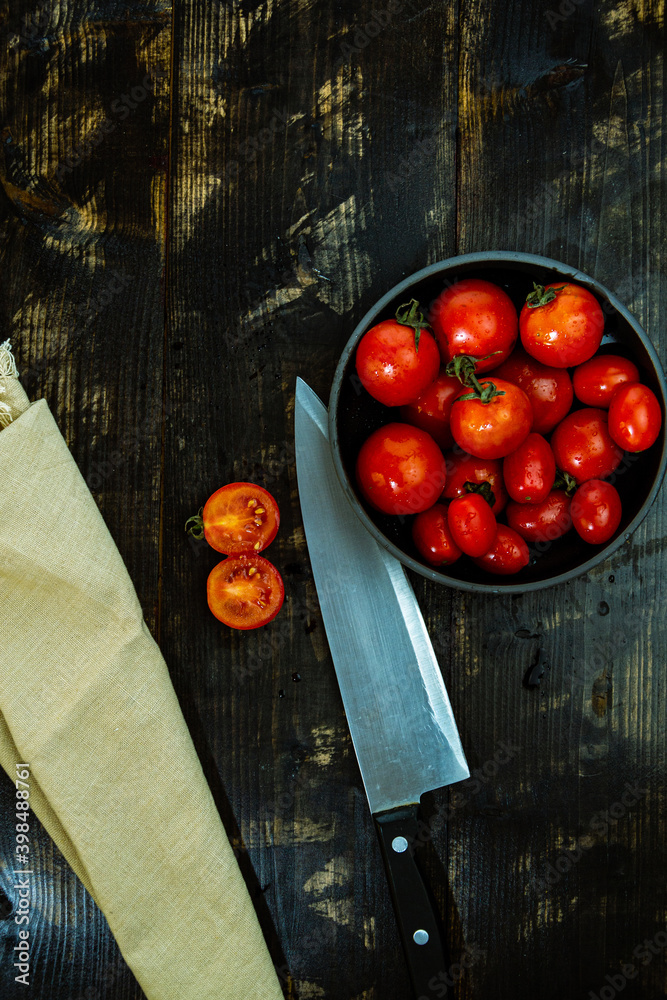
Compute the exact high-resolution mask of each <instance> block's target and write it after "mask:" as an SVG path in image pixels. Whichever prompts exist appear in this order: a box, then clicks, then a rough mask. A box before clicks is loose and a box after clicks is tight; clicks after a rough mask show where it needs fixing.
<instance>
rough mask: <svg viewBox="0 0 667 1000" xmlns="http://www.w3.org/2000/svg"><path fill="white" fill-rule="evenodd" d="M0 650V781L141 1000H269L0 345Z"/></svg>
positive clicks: (168, 728) (100, 534) (72, 499)
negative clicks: (17, 785)
mask: <svg viewBox="0 0 667 1000" xmlns="http://www.w3.org/2000/svg"><path fill="white" fill-rule="evenodd" d="M0 649H1V650H2V656H1V657H0V764H2V766H3V768H4V769H5V770H6V771H7V773H8V774H9V776H10V778H11V779H12V781H14V780H15V778H16V765H17V763H25V764H28V765H29V767H30V779H29V784H30V807H31V809H32V810H33V811H34V812H35V814H36V815H37V816H38V817H39V819H40V821H41V822H42V823H43V825H44V827H45V828H46V830H47V831H48V833H49V834H50V835H51V837H52V838H53V839H54V841H55V842H56V844H57V845H58V847H59V848H60V850H61V851H62V853H63V855H64V856H65V858H66V859H67V861H68V862H69V864H70V865H71V866H72V868H73V869H74V871H75V872H76V874H77V875H78V876H79V878H80V879H81V881H82V882H83V884H84V885H85V886H86V888H87V890H88V891H89V892H90V894H91V895H92V896H93V898H94V899H95V901H96V902H97V904H98V905H99V906H100V907H101V909H102V910H103V912H104V914H105V916H106V918H107V920H108V922H109V926H110V928H111V930H112V932H113V934H114V936H115V938H116V940H117V942H118V945H119V947H120V950H121V952H122V954H123V956H124V958H125V960H126V961H127V963H128V965H129V966H130V968H131V969H132V971H133V972H134V974H135V976H136V978H137V980H138V982H139V984H140V985H141V987H142V989H143V991H144V993H145V994H146V996H147V997H148V1000H209V998H210V1000H213V998H215V1000H226V998H229V1000H232V998H233V1000H260V998H261V1000H281V998H282V991H281V989H280V986H279V983H278V978H277V976H276V972H275V969H274V967H273V965H272V963H271V960H270V957H269V954H268V950H267V948H266V944H265V942H264V939H263V937H262V934H261V930H260V928H259V924H258V922H257V918H256V915H255V911H254V909H253V906H252V903H251V901H250V897H249V895H248V892H247V888H246V885H245V882H244V881H243V878H242V876H241V873H240V870H239V868H238V864H237V862H236V858H235V857H234V853H233V851H232V848H231V845H230V843H229V840H228V839H227V836H226V833H225V831H224V828H223V826H222V823H221V820H220V817H219V814H218V812H217V809H216V807H215V804H214V802H213V798H212V796H211V793H210V790H209V788H208V785H207V783H206V780H205V778H204V775H203V772H202V769H201V765H200V763H199V759H198V757H197V754H196V752H195V749H194V746H193V744H192V740H191V738H190V735H189V732H188V729H187V726H186V724H185V720H184V719H183V715H182V713H181V710H180V707H179V704H178V701H177V698H176V695H175V693H174V689H173V687H172V684H171V681H170V678H169V674H168V671H167V667H166V664H165V662H164V660H163V658H162V655H161V654H160V650H159V649H158V646H157V644H156V643H155V641H154V640H153V638H152V637H151V635H150V633H149V631H148V629H147V627H146V625H145V623H144V620H143V614H142V611H141V607H140V605H139V601H138V599H137V596H136V593H135V590H134V587H133V585H132V582H131V580H130V578H129V575H128V573H127V570H126V568H125V565H124V563H123V561H122V559H121V556H120V554H119V552H118V550H117V548H116V546H115V544H114V542H113V541H112V539H111V536H110V534H109V532H108V529H107V527H106V525H105V523H104V521H103V519H102V516H101V514H100V512H99V510H98V508H97V506H96V504H95V502H94V500H93V498H92V496H91V494H90V492H89V490H88V487H87V486H86V484H85V482H84V480H83V477H82V476H81V474H80V473H79V470H78V468H77V466H76V464H75V462H74V460H73V458H72V456H71V454H70V452H69V450H68V448H67V445H66V444H65V441H64V439H63V437H62V435H61V434H60V431H59V430H58V427H57V425H56V423H55V421H54V419H53V417H52V415H51V413H50V411H49V408H48V406H47V404H46V402H45V401H44V400H40V401H39V402H36V403H34V404H32V405H30V404H29V401H28V398H27V396H26V394H25V392H24V391H23V389H22V387H21V385H20V383H19V381H18V378H17V371H16V366H15V364H14V361H13V358H12V355H11V351H10V350H9V344H8V343H5V344H2V345H0ZM31 863H32V865H34V864H36V863H37V862H36V859H35V858H34V857H32V858H31ZM17 867H19V866H18V865H17ZM9 877H10V876H9V875H8V878H9ZM11 879H12V881H11V882H9V884H10V885H11V884H13V881H14V879H15V876H13V875H11Z"/></svg>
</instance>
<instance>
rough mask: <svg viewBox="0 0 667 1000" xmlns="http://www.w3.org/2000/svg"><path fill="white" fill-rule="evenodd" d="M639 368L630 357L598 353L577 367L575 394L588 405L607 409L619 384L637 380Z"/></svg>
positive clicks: (574, 375)
mask: <svg viewBox="0 0 667 1000" xmlns="http://www.w3.org/2000/svg"><path fill="white" fill-rule="evenodd" d="M638 380H639V370H638V368H637V365H634V364H633V363H632V361H630V360H629V359H628V358H622V357H621V356H620V355H619V354H596V355H595V357H594V358H591V359H590V361H584V363H583V365H579V367H578V368H575V370H574V373H573V375H572V384H573V385H574V394H575V396H576V397H577V399H579V400H581V402H582V403H585V404H586V406H599V407H601V408H602V409H606V408H607V407H608V406H609V404H610V403H611V397H612V396H613V394H614V390H615V389H616V387H617V386H619V385H622V383H623V382H637V381H638Z"/></svg>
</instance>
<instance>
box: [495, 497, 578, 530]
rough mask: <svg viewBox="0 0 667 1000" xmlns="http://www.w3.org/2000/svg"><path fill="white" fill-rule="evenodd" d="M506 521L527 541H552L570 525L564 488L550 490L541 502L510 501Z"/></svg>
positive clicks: (567, 499)
mask: <svg viewBox="0 0 667 1000" xmlns="http://www.w3.org/2000/svg"><path fill="white" fill-rule="evenodd" d="M507 523H508V524H509V526H510V528H513V529H514V531H516V532H518V533H519V534H520V535H521V537H522V538H525V539H526V541H528V542H553V541H555V540H556V539H557V538H560V537H561V535H564V534H566V532H568V531H569V530H570V528H571V527H572V518H571V517H570V498H569V496H568V495H567V493H566V492H565V490H552V491H551V493H550V494H549V496H548V497H547V498H546V500H542V502H541V503H516V501H511V502H510V503H508V505H507Z"/></svg>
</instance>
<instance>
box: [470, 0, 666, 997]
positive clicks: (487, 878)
mask: <svg viewBox="0 0 667 1000" xmlns="http://www.w3.org/2000/svg"><path fill="white" fill-rule="evenodd" d="M553 6H554V7H555V11H552V12H551V14H555V15H557V16H555V17H553V16H551V15H549V12H548V9H545V5H538V6H537V7H536V6H535V5H531V4H527V3H526V4H524V3H519V4H513V5H512V6H511V7H510V8H506V9H503V10H502V11H501V10H497V11H494V17H493V19H492V20H489V18H488V12H487V8H486V5H485V4H483V3H471V4H470V5H468V7H467V9H466V11H465V14H464V17H463V19H462V22H461V50H462V52H464V53H465V57H464V59H463V60H462V63H461V72H460V77H459V79H460V82H461V90H460V97H459V112H460V117H459V121H460V134H461V145H460V164H461V169H460V174H459V177H460V188H459V232H460V236H461V239H460V243H459V247H458V249H459V250H460V251H462V252H463V251H469V250H483V249H486V248H488V247H502V248H506V249H514V248H516V249H520V250H525V251H529V252H534V253H542V254H545V255H547V256H551V257H554V258H556V259H558V260H563V261H566V262H568V263H570V264H576V265H578V266H580V267H581V269H582V270H583V271H585V272H588V273H589V274H592V275H594V276H595V277H597V278H598V279H599V280H601V281H602V282H603V283H605V284H607V285H608V286H609V287H610V288H612V289H614V290H616V291H618V293H619V295H620V297H621V299H622V300H623V301H625V302H626V303H627V304H628V306H629V307H630V308H631V309H632V310H633V311H634V312H635V314H636V315H637V316H638V318H639V319H640V321H642V322H643V323H644V324H645V325H646V328H647V330H648V332H649V334H650V336H651V337H652V339H653V341H654V343H655V344H656V346H658V347H660V348H662V353H663V357H664V346H663V344H661V343H660V341H661V326H660V323H659V320H658V315H659V313H660V312H661V308H660V307H661V305H662V307H663V308H664V292H662V291H661V288H660V282H659V279H658V274H659V269H660V259H661V258H660V255H661V252H662V251H661V245H662V240H661V237H660V236H659V229H658V227H659V225H660V222H659V219H660V217H661V190H662V189H663V186H664V166H663V165H662V160H661V154H660V149H661V142H662V137H663V112H662V108H663V98H662V69H661V67H662V55H661V52H660V45H661V44H662V43H661V38H662V35H661V28H660V25H662V23H663V19H664V10H663V8H662V6H661V5H659V4H652V3H650V2H649V3H643V4H635V3H624V4H618V3H617V4H614V3H607V2H605V3H603V4H602V5H595V8H593V6H592V5H590V4H588V3H583V4H577V5H574V4H571V5H560V8H558V7H556V5H553ZM564 9H568V10H569V11H570V13H569V14H567V15H566V16H562V15H561V14H560V11H562V10H564ZM518 53H520V54H521V56H518V55H517V54H518ZM499 192H502V197H499ZM664 524H665V500H664V493H663V496H662V497H661V498H660V499H659V501H658V502H657V503H656V505H655V508H654V510H653V511H652V512H651V514H650V515H649V517H648V519H647V520H646V522H645V523H644V525H642V527H641V528H640V529H639V530H638V531H637V533H636V534H635V536H634V537H633V539H632V542H631V543H630V544H628V545H627V546H626V547H625V548H624V549H622V550H621V551H620V552H619V553H617V554H616V555H615V556H614V557H613V558H612V559H611V560H609V561H608V562H607V563H605V564H603V565H601V566H600V567H599V568H598V569H596V570H595V571H594V572H591V573H590V574H588V576H586V577H584V578H581V579H579V580H576V581H574V582H572V583H571V584H569V585H563V586H560V587H558V588H554V589H551V590H549V591H545V592H543V593H538V594H531V595H529V594H526V595H523V596H521V595H519V596H518V597H516V598H507V599H498V600H494V601H490V600H487V599H482V598H475V597H471V596H468V595H460V596H459V597H458V598H457V599H456V601H455V606H454V609H453V615H454V616H455V621H456V622H457V623H459V628H458V630H457V631H456V632H454V634H453V636H452V656H453V658H454V661H455V663H456V667H455V670H454V671H453V672H454V673H455V677H456V678H458V682H457V681H456V680H454V681H453V683H452V685H451V687H452V689H453V690H452V695H453V701H454V706H455V711H456V712H457V716H458V718H459V719H460V721H461V723H462V727H463V736H464V744H465V745H466V746H467V747H468V748H471V747H472V748H473V750H472V753H471V757H472V763H473V765H476V766H479V765H480V763H481V762H484V761H485V760H489V759H491V758H492V755H493V752H494V747H495V746H496V744H497V741H498V740H499V739H502V738H504V739H507V740H508V741H511V742H512V743H516V744H517V745H518V746H520V747H521V748H522V750H521V753H520V754H518V755H517V757H516V758H515V760H514V761H513V762H512V764H511V766H509V767H507V768H503V769H502V770H501V771H500V772H499V774H498V776H497V779H495V780H494V782H493V784H492V786H488V785H487V786H486V787H484V788H483V789H482V790H480V792H479V794H478V795H476V796H475V797H474V799H473V800H472V801H470V802H469V804H468V805H467V806H466V807H465V808H463V809H461V810H460V811H458V812H457V814H456V818H455V820H454V821H453V822H452V825H451V838H452V853H453V872H452V882H453V887H454V896H455V899H456V901H457V905H458V907H459V912H460V913H461V919H462V931H463V935H464V938H465V939H466V940H469V941H473V942H476V943H477V944H481V946H482V947H483V949H484V950H485V951H486V960H485V961H484V962H480V963H478V964H477V965H475V966H474V967H473V969H472V970H471V973H470V976H469V978H468V980H467V983H466V985H465V987H464V989H463V992H462V995H463V996H466V997H485V998H486V997H491V996H493V997H498V998H500V997H509V996H516V995H520V996H535V995H539V996H573V997H574V996H584V995H586V996H588V995H589V992H590V991H592V993H591V994H590V995H596V996H597V995H600V991H601V990H603V989H605V988H606V990H607V994H608V993H609V989H613V987H612V986H611V984H610V982H609V981H608V980H607V979H606V978H605V977H606V976H612V977H614V976H616V977H618V976H619V975H620V974H621V967H622V964H623V963H634V965H635V967H636V970H637V973H636V982H635V985H634V987H633V988H634V989H635V990H636V991H637V992H636V993H633V995H636V996H641V997H647V998H648V997H653V996H658V995H661V994H662V993H663V992H664V984H665V964H664V951H662V952H661V953H660V954H659V955H658V956H653V955H652V956H651V958H650V960H649V961H648V962H646V964H645V967H644V963H643V962H642V961H641V960H638V959H637V957H636V952H635V951H634V949H635V948H636V947H641V946H642V942H643V941H644V939H653V937H654V935H656V934H657V933H659V932H660V931H662V930H664V926H665V901H664V892H663V889H662V887H663V885H664V872H665V850H664V833H665V831H664V812H661V805H662V798H663V790H662V788H663V775H664V771H665V749H664V748H665V741H664V737H665V719H664V711H663V710H662V708H661V702H660V696H659V685H658V670H659V669H660V668H659V666H658V661H657V660H655V653H654V652H653V650H658V649H661V648H663V643H664V641H665V622H664V614H663V613H662V603H661V600H660V598H659V597H658V596H657V595H659V594H660V593H661V590H662V586H663V584H664V569H663V566H662V563H661V560H660V556H659V552H660V550H661V547H662V544H663V542H664V536H665V530H664ZM540 648H543V649H544V650H545V654H546V659H547V661H548V663H549V669H548V670H546V671H545V675H544V678H543V680H542V683H541V685H540V687H539V688H535V689H533V690H526V689H525V688H522V684H521V681H522V677H523V675H524V673H525V671H526V669H527V668H528V667H529V666H530V664H531V663H532V662H534V661H535V657H536V656H537V653H538V650H539V649H540ZM654 661H655V662H654ZM626 782H630V783H631V784H632V785H633V786H638V787H639V788H640V789H645V790H646V792H645V793H644V792H642V793H641V794H640V795H638V796H637V797H636V798H637V801H636V803H635V804H634V805H632V806H626V805H622V806H615V804H616V803H619V802H621V801H622V798H621V797H622V795H623V793H624V786H625V783H626ZM627 801H629V797H628V799H627ZM610 809H613V810H615V811H616V812H617V813H620V815H619V816H618V818H617V819H614V818H613V816H612V818H607V819H605V818H604V813H606V812H607V811H608V810H610ZM464 845H465V846H464ZM568 850H569V851H573V853H572V854H571V855H570V856H569V857H568V856H567V854H566V852H567V851H568ZM658 873H660V874H659V875H658ZM482 942H483V943H482ZM633 954H634V956H635V957H633ZM633 978H634V977H633ZM619 982H621V980H619V979H616V984H617V986H618V983H619ZM629 982H630V980H629V979H623V980H622V987H623V988H624V987H625V986H626V985H628V983H629ZM614 995H615V993H614Z"/></svg>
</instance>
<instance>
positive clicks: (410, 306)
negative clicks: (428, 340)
mask: <svg viewBox="0 0 667 1000" xmlns="http://www.w3.org/2000/svg"><path fill="white" fill-rule="evenodd" d="M396 322H397V323H400V324H401V326H411V327H412V329H413V330H414V332H415V351H418V350H419V338H420V337H421V332H422V330H430V329H431V327H430V324H429V323H427V321H426V320H425V319H424V314H423V312H422V311H421V306H420V304H419V302H418V301H417V299H410V301H409V302H406V303H405V304H404V305H402V306H399V307H398V309H397V310H396Z"/></svg>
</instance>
